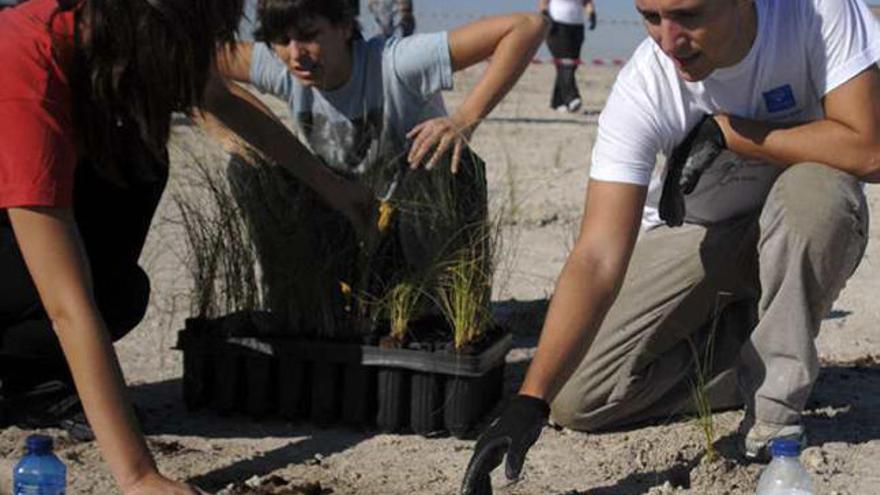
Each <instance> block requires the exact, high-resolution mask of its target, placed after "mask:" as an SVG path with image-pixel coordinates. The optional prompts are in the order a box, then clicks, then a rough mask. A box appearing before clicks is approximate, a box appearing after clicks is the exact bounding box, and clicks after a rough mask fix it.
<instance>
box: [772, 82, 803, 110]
mask: <svg viewBox="0 0 880 495" xmlns="http://www.w3.org/2000/svg"><path fill="white" fill-rule="evenodd" d="M764 103H765V104H766V105H767V111H768V112H770V113H776V112H782V111H784V110H789V109H792V108H794V107H795V106H796V105H797V102H795V101H794V91H792V89H791V85H790V84H786V85H784V86H779V87H778V88H773V89H771V90H770V91H767V92H765V93H764Z"/></svg>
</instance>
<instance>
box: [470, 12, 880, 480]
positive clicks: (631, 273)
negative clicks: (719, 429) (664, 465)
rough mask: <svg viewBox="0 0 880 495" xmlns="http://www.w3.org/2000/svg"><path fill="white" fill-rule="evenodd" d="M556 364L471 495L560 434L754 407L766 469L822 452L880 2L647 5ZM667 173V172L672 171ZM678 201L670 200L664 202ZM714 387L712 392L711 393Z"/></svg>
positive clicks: (592, 194) (877, 139)
mask: <svg viewBox="0 0 880 495" xmlns="http://www.w3.org/2000/svg"><path fill="white" fill-rule="evenodd" d="M635 6H636V8H637V9H638V11H639V12H640V13H641V15H642V17H643V20H644V24H645V27H646V29H647V31H648V34H649V39H646V40H645V41H644V42H643V43H642V44H641V46H639V48H638V49H637V50H636V52H635V54H634V55H633V57H632V59H631V60H630V61H629V63H628V64H627V65H626V67H624V68H623V69H622V71H621V73H620V75H619V76H618V79H617V82H616V83H615V86H614V89H613V90H612V93H611V95H610V96H609V99H608V102H607V105H606V107H605V109H604V111H603V112H602V115H601V117H600V119H599V130H598V137H597V141H596V144H595V147H594V149H593V156H592V168H591V171H590V183H589V186H588V191H589V193H588V195H587V200H586V209H585V213H584V219H583V222H582V228H581V232H580V236H579V238H578V240H577V243H576V245H575V247H574V249H573V251H572V252H571V254H570V255H569V258H568V261H567V263H566V265H565V267H564V269H563V271H562V273H561V275H560V277H559V280H558V282H557V286H556V292H555V294H554V296H553V300H552V303H551V304H550V309H549V312H548V314H547V318H546V321H545V323H544V328H543V331H542V334H541V339H540V342H539V345H538V350H537V353H536V355H535V358H534V361H533V363H532V365H531V367H530V369H529V372H528V374H527V376H526V379H525V381H524V383H523V385H522V387H521V389H520V391H519V395H517V396H516V397H514V398H513V400H512V401H511V403H510V405H509V406H508V407H507V409H506V410H505V412H504V413H503V414H502V416H501V417H500V418H499V420H498V421H496V422H495V423H494V424H493V425H492V426H491V427H490V428H489V430H487V431H486V432H485V433H484V434H483V436H482V437H481V439H480V440H479V441H478V443H477V446H476V449H475V452H474V456H473V458H472V459H471V463H470V465H469V467H468V471H467V474H466V476H465V480H464V483H463V491H464V492H465V493H479V492H482V493H485V492H487V488H488V489H489V490H491V488H490V487H488V479H489V478H488V472H489V471H491V470H492V469H493V468H494V467H495V466H497V465H498V463H500V461H501V454H503V453H506V454H507V475H508V477H512V478H515V477H517V476H518V474H519V472H520V469H521V468H522V464H523V460H524V457H525V453H526V451H527V450H528V448H529V447H530V446H531V445H532V444H533V443H534V442H535V440H537V438H538V435H539V434H540V430H541V426H542V425H543V423H544V421H545V420H546V419H547V417H548V415H550V416H552V418H553V420H554V421H555V422H556V423H557V424H560V425H562V426H565V427H568V428H572V429H576V430H587V431H595V430H602V429H608V428H614V427H618V426H621V425H628V424H633V423H638V422H642V421H645V420H650V419H654V418H666V417H668V416H669V415H672V414H677V413H686V412H691V411H692V409H691V408H692V399H691V396H692V392H693V384H700V383H705V384H706V385H705V387H703V388H702V392H703V393H704V396H705V397H707V398H708V399H709V400H710V401H711V404H712V406H713V407H715V408H724V407H733V406H739V405H741V404H743V403H744V404H745V410H746V415H745V419H744V421H743V424H742V427H741V432H742V433H743V435H744V439H743V447H744V453H745V455H746V456H747V457H749V458H752V459H755V458H761V457H762V456H763V455H765V452H766V445H767V443H768V442H769V440H771V439H773V438H779V437H794V438H798V439H799V440H802V441H803V440H804V439H805V436H804V430H803V426H802V423H801V413H802V411H803V409H804V407H805V405H806V402H807V399H808V396H809V395H810V391H811V388H812V386H813V383H814V382H815V379H816V377H817V374H818V372H819V364H818V359H817V353H816V346H815V344H814V342H813V339H814V338H815V337H816V335H817V333H818V331H819V325H820V322H821V320H822V319H823V317H825V316H826V315H827V314H828V312H829V310H830V309H831V305H832V303H833V302H834V300H835V298H836V297H837V295H838V294H839V292H840V290H841V289H842V288H843V286H844V284H845V282H846V280H847V279H848V278H849V276H850V275H851V274H852V273H853V271H854V270H855V269H856V266H857V265H858V264H859V261H860V259H861V257H862V254H863V252H864V249H865V245H866V242H867V227H868V211H867V207H866V204H865V197H864V194H863V192H862V188H861V184H860V180H861V181H867V182H874V181H877V180H878V179H880V134H878V129H880V126H878V124H880V118H878V117H880V107H878V105H877V103H876V102H877V101H880V89H878V88H880V78H878V73H877V68H876V66H875V62H876V61H877V59H878V58H880V33H878V29H877V26H876V24H875V22H876V21H875V20H874V18H873V16H872V15H871V13H870V12H869V10H868V8H867V7H866V6H865V5H864V4H863V2H862V0H804V1H797V2H791V1H776V0H635ZM658 153H662V154H664V155H665V156H666V157H667V159H666V160H665V166H664V167H662V169H660V170H655V167H654V165H655V158H656V156H657V154H658ZM664 182H665V185H664ZM697 375H699V376H697Z"/></svg>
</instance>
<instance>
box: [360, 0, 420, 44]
mask: <svg viewBox="0 0 880 495" xmlns="http://www.w3.org/2000/svg"><path fill="white" fill-rule="evenodd" d="M367 8H369V9H370V12H371V13H372V14H373V18H374V19H376V24H378V25H379V30H380V31H381V32H382V35H383V36H385V37H386V38H389V37H391V36H399V37H401V38H403V37H405V36H409V35H411V34H412V33H413V31H414V30H415V28H416V21H415V17H414V15H413V4H412V0H368V2H367Z"/></svg>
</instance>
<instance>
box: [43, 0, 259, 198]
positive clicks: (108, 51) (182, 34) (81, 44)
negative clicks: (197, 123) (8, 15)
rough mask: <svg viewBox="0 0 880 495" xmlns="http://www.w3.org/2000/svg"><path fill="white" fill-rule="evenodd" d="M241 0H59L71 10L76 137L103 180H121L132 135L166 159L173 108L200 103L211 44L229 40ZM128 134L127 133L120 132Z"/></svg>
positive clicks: (183, 108)
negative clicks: (84, 30)
mask: <svg viewBox="0 0 880 495" xmlns="http://www.w3.org/2000/svg"><path fill="white" fill-rule="evenodd" d="M242 3H243V0H86V1H82V0H59V10H60V11H66V10H74V11H75V15H76V18H77V20H78V21H79V22H77V23H76V24H77V26H79V25H80V24H83V25H85V26H88V28H87V32H81V31H80V29H79V27H78V28H77V32H76V41H75V43H76V55H75V60H74V64H73V73H72V74H71V76H70V80H71V87H72V92H73V95H74V98H73V100H74V104H73V107H74V108H73V112H74V123H75V125H76V133H77V139H78V141H79V143H80V145H81V146H83V147H84V150H85V152H86V155H87V156H88V157H89V159H90V161H91V162H92V163H93V164H94V166H96V167H97V168H98V169H99V170H100V171H102V172H104V174H103V175H105V176H106V177H108V178H111V179H122V180H121V182H124V180H125V177H126V175H127V173H128V171H127V170H125V165H124V164H125V163H126V161H127V160H128V159H129V157H130V155H131V149H130V145H131V143H130V139H120V138H119V136H120V133H121V134H123V135H134V136H135V139H138V140H139V141H141V143H142V144H143V145H145V148H146V149H147V150H149V152H150V153H152V154H153V155H154V157H155V158H157V159H159V161H160V162H161V163H166V162H167V160H166V159H165V157H166V156H167V152H166V149H165V147H166V145H167V143H168V137H169V132H170V128H171V113H172V112H175V111H181V112H186V111H188V110H189V109H190V108H192V107H194V106H198V105H199V104H200V103H201V102H202V96H203V93H204V89H205V85H206V83H207V80H208V77H209V75H210V71H211V67H212V64H213V61H214V57H215V53H216V50H217V47H218V45H219V44H220V43H224V42H232V41H234V39H235V30H236V28H237V26H238V21H239V18H240V16H241V13H242V8H243V5H242ZM126 130H127V131H128V132H125V131H126Z"/></svg>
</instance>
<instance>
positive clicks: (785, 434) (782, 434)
mask: <svg viewBox="0 0 880 495" xmlns="http://www.w3.org/2000/svg"><path fill="white" fill-rule="evenodd" d="M743 424H748V423H747V420H745V419H744V420H743ZM740 426H741V429H742V426H743V425H742V424H741V425H740ZM777 439H784V440H797V441H798V442H799V443H800V444H801V447H806V446H807V433H806V431H805V430H804V426H803V425H801V424H796V425H777V424H773V423H765V422H763V421H754V424H753V425H752V426H751V427H750V428H749V429H748V433H746V434H745V438H744V439H743V455H744V456H745V458H746V459H748V460H750V461H753V462H768V461H770V442H771V441H772V440H777Z"/></svg>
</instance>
